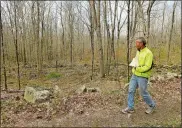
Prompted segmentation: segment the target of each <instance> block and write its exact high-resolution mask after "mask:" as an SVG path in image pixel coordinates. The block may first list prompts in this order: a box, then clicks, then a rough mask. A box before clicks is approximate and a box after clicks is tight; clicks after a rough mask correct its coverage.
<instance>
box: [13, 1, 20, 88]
mask: <svg viewBox="0 0 182 128" xmlns="http://www.w3.org/2000/svg"><path fill="white" fill-rule="evenodd" d="M16 9H17V6H16V5H15V1H14V13H15V17H14V18H15V19H14V20H15V39H14V43H15V49H16V61H17V65H18V74H17V76H18V89H19V90H20V89H21V86H20V69H19V67H20V66H19V65H20V64H19V56H18V40H17V36H18V35H17V34H18V29H17V18H16V15H17V10H16Z"/></svg>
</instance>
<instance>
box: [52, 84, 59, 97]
mask: <svg viewBox="0 0 182 128" xmlns="http://www.w3.org/2000/svg"><path fill="white" fill-rule="evenodd" d="M53 93H54V94H55V95H57V94H60V93H61V89H60V88H59V87H58V86H57V85H55V86H54V88H53Z"/></svg>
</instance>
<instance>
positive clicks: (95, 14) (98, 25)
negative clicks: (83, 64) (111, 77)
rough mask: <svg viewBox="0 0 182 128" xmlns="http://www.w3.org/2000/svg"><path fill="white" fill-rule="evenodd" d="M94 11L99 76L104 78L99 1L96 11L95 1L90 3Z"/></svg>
mask: <svg viewBox="0 0 182 128" xmlns="http://www.w3.org/2000/svg"><path fill="white" fill-rule="evenodd" d="M91 5H92V6H93V11H94V19H95V24H96V34H97V42H98V45H99V61H100V62H99V63H100V76H101V77H104V76H105V73H104V57H103V48H102V36H101V26H100V1H98V6H97V11H98V12H96V8H95V1H92V2H91Z"/></svg>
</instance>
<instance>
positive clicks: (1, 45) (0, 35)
mask: <svg viewBox="0 0 182 128" xmlns="http://www.w3.org/2000/svg"><path fill="white" fill-rule="evenodd" d="M1 49H2V55H3V68H4V87H5V90H6V91H7V90H8V86H7V76H6V61H5V54H4V43H3V25H2V18H1V1H0V85H1ZM0 87H1V86H0ZM1 89H2V87H1Z"/></svg>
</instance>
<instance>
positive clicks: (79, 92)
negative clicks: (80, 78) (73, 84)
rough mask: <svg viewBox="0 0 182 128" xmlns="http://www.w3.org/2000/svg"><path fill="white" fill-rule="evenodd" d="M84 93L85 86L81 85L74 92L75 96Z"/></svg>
mask: <svg viewBox="0 0 182 128" xmlns="http://www.w3.org/2000/svg"><path fill="white" fill-rule="evenodd" d="M86 91H87V89H86V87H85V85H83V86H82V87H81V88H79V89H78V90H76V93H77V94H81V93H83V92H86Z"/></svg>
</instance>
